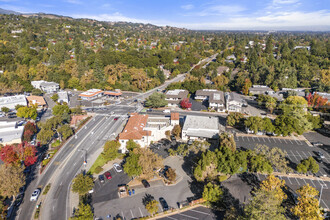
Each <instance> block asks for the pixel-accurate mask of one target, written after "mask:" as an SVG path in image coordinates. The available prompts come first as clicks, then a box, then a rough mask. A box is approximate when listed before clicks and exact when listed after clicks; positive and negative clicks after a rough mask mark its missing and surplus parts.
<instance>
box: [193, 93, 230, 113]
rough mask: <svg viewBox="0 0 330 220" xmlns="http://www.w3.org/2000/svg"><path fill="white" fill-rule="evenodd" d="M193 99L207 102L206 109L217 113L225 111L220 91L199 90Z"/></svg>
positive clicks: (222, 94) (223, 99)
mask: <svg viewBox="0 0 330 220" xmlns="http://www.w3.org/2000/svg"><path fill="white" fill-rule="evenodd" d="M195 99H196V100H201V101H207V102H208V107H210V108H211V109H213V110H216V111H218V112H224V111H225V98H224V93H223V92H222V91H218V90H216V89H200V90H197V91H196V93H195Z"/></svg>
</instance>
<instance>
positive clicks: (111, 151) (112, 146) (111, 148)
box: [102, 140, 120, 161]
mask: <svg viewBox="0 0 330 220" xmlns="http://www.w3.org/2000/svg"><path fill="white" fill-rule="evenodd" d="M119 147H120V143H119V142H118V141H114V140H113V141H107V142H105V144H104V146H103V152H102V157H103V158H104V159H105V160H106V161H111V160H114V159H116V158H117V157H118V156H119V153H118V149H119Z"/></svg>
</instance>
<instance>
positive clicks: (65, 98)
mask: <svg viewBox="0 0 330 220" xmlns="http://www.w3.org/2000/svg"><path fill="white" fill-rule="evenodd" d="M57 95H58V100H57V101H58V102H59V103H64V102H66V103H68V104H69V95H68V92H67V91H60V92H57Z"/></svg>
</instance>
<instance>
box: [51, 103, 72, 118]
mask: <svg viewBox="0 0 330 220" xmlns="http://www.w3.org/2000/svg"><path fill="white" fill-rule="evenodd" d="M52 111H53V115H55V116H60V115H63V114H64V113H70V108H69V106H68V105H64V104H63V105H55V106H54V107H53V109H52Z"/></svg>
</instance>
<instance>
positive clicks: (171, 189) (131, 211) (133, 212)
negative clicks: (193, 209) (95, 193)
mask: <svg viewBox="0 0 330 220" xmlns="http://www.w3.org/2000/svg"><path fill="white" fill-rule="evenodd" d="M182 164H183V160H182V159H181V158H179V157H168V158H166V159H165V160H164V165H169V166H171V167H172V168H175V169H176V172H177V175H181V176H182V178H181V181H179V182H178V183H177V184H176V185H171V186H165V185H164V184H163V182H162V181H159V180H156V181H150V182H149V183H150V188H147V189H145V188H143V187H141V186H137V187H134V189H136V190H135V194H134V195H132V196H129V197H126V198H117V199H111V200H110V199H109V200H108V201H103V202H95V203H94V205H93V207H94V213H95V216H96V217H97V218H102V219H106V216H108V215H111V216H112V217H115V216H121V217H123V218H124V219H132V218H140V217H143V216H148V215H149V213H148V212H147V210H146V209H145V206H144V204H143V199H144V198H145V197H149V198H150V197H152V198H154V199H155V200H157V201H159V198H160V197H163V198H164V199H165V200H166V201H167V203H168V205H169V207H172V208H178V206H177V202H181V201H185V200H186V199H187V198H189V197H193V196H194V194H193V193H192V192H191V190H190V182H191V179H190V178H189V177H188V176H187V175H186V174H185V172H184V171H183V169H182V168H181V167H182ZM110 181H111V180H110ZM116 189H117V187H116ZM158 211H159V212H162V211H163V210H162V208H161V206H160V205H159V209H158Z"/></svg>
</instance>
